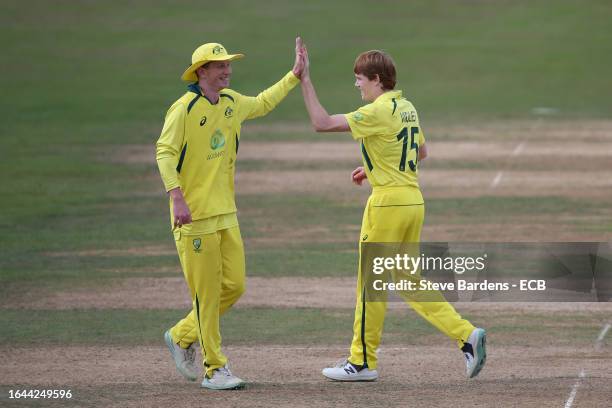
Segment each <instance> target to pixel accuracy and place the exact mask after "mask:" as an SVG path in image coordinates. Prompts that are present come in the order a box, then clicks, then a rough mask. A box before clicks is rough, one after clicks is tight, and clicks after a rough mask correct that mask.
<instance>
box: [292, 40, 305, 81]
mask: <svg viewBox="0 0 612 408" xmlns="http://www.w3.org/2000/svg"><path fill="white" fill-rule="evenodd" d="M304 52H305V49H304V44H303V42H302V37H299V36H298V37H296V38H295V62H294V63H293V68H292V69H291V71H293V74H294V75H295V76H296V77H298V78H300V79H302V76H303V74H304V67H305V65H306V61H305V58H304Z"/></svg>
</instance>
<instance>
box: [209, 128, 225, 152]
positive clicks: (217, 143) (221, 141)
mask: <svg viewBox="0 0 612 408" xmlns="http://www.w3.org/2000/svg"><path fill="white" fill-rule="evenodd" d="M223 146H225V136H223V133H221V131H220V130H219V129H217V130H215V133H213V134H212V136H211V137H210V148H211V149H213V150H217V149H219V148H221V147H223Z"/></svg>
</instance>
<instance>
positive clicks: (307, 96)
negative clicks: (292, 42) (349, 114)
mask: <svg viewBox="0 0 612 408" xmlns="http://www.w3.org/2000/svg"><path fill="white" fill-rule="evenodd" d="M301 55H302V58H303V59H304V68H303V71H302V94H303V95H304V104H305V105H306V110H307V111H308V116H310V122H311V123H312V126H313V127H314V129H315V130H316V131H317V132H350V130H351V129H350V127H349V124H348V122H347V121H346V118H345V117H344V115H331V116H330V115H329V114H328V113H327V111H326V110H325V108H324V107H323V106H322V105H321V102H319V98H318V97H317V93H316V92H315V89H314V86H313V84H312V81H311V80H310V61H309V60H308V51H307V50H306V47H305V46H302V50H301Z"/></svg>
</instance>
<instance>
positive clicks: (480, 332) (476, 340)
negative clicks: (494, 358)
mask: <svg viewBox="0 0 612 408" xmlns="http://www.w3.org/2000/svg"><path fill="white" fill-rule="evenodd" d="M486 346H487V332H486V331H484V329H479V328H477V329H474V331H472V334H470V337H468V341H467V342H466V343H463V347H462V348H461V351H463V354H464V355H465V365H466V375H467V377H468V378H474V377H476V376H477V375H478V373H479V372H480V370H482V367H484V365H485V362H486V361H487V349H486Z"/></svg>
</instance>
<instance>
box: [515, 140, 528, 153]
mask: <svg viewBox="0 0 612 408" xmlns="http://www.w3.org/2000/svg"><path fill="white" fill-rule="evenodd" d="M525 143H526V142H525V141H522V142H521V143H519V144H518V146H516V147H515V148H514V150H513V151H512V156H518V155H519V154H521V152H522V151H523V148H524V147H525Z"/></svg>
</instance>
